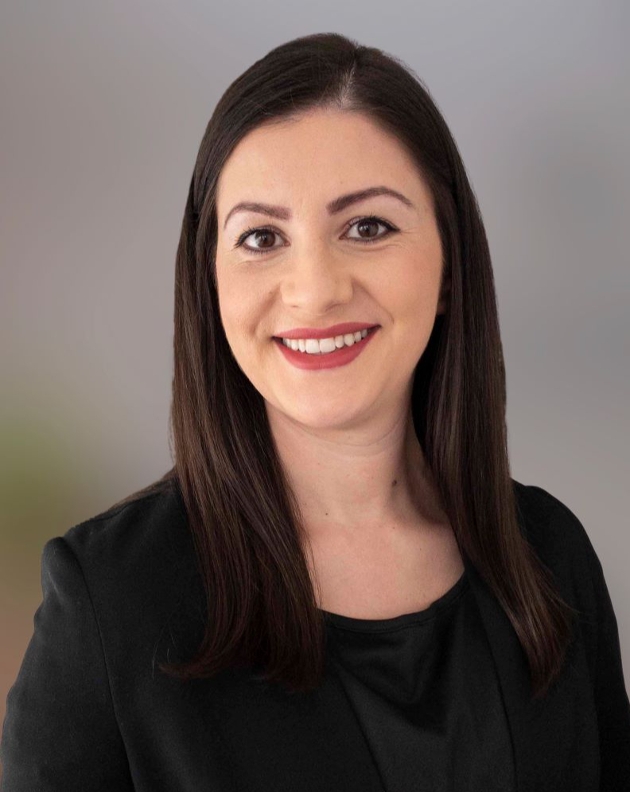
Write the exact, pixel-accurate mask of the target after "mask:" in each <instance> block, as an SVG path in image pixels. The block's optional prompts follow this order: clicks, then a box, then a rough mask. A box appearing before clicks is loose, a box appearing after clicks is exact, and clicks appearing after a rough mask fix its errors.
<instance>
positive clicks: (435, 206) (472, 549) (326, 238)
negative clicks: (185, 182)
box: [2, 34, 630, 792]
mask: <svg viewBox="0 0 630 792" xmlns="http://www.w3.org/2000/svg"><path fill="white" fill-rule="evenodd" d="M174 356H175V373H174V381H173V401H172V414H171V428H172V437H173V447H174V457H175V465H174V467H173V469H172V470H171V471H169V472H168V473H167V474H166V475H165V476H164V477H163V478H162V479H160V481H158V482H156V483H155V484H153V485H151V486H150V487H147V488H145V489H144V490H142V491H141V492H139V493H135V494H134V495H133V496H130V497H129V498H126V499H125V500H124V501H122V502H121V503H118V504H116V505H115V506H112V507H111V508H110V509H109V510H108V511H107V512H105V513H104V514H101V515H99V516H97V517H93V518H92V519H89V520H87V521H86V522H84V523H82V524H80V525H78V526H75V527H73V528H72V529H71V530H69V531H68V532H67V533H66V534H65V536H64V537H57V538H55V539H52V540H50V541H49V542H48V543H47V544H46V546H45V547H44V552H43V557H42V581H43V592H44V598H43V602H42V605H41V606H40V608H39V610H38V612H37V615H36V621H35V631H34V635H33V638H32V640H31V643H30V645H29V647H28V649H27V652H26V656H25V658H24V661H23V664H22V667H21V670H20V672H19V675H18V678H17V680H16V682H15V684H14V686H13V688H12V689H11V691H10V694H9V697H8V700H7V716H6V719H5V725H4V734H3V743H2V757H3V761H4V778H3V784H2V789H3V790H7V792H9V791H11V792H18V790H19V791H20V792H21V791H22V790H24V791H26V790H29V792H33V790H64V791H65V792H67V791H68V790H75V789H76V790H87V789H94V790H112V789H116V790H131V789H134V790H143V791H144V790H151V792H156V791H157V790H169V791H170V790H193V789H194V790H200V789H209V790H216V791H217V792H218V791H219V790H220V791H221V792H232V791H234V792H236V790H244V789H246V790H271V789H273V790H275V791H276V792H277V791H278V790H292V791H293V790H309V791H310V790H337V789H338V790H357V791H358V790H361V792H366V790H375V792H376V790H383V789H387V790H396V792H398V791H399V790H400V791H401V792H402V790H407V789H409V790H412V789H413V790H423V789H426V790H432V791H433V792H434V791H435V790H458V791H459V790H483V792H493V791H494V790H497V791H498V790H501V791H502V792H505V790H518V791H519V792H524V791H525V790H528V791H529V792H534V791H535V792H541V791H542V790H554V792H561V790H567V792H568V790H571V792H587V790H588V791H589V792H590V791H591V790H592V791H594V790H607V792H611V790H622V789H624V790H627V789H628V788H630V705H629V703H628V696H627V693H626V690H625V685H624V678H623V671H622V665H621V657H620V647H619V636H618V631H617V623H616V618H615V614H614V611H613V607H612V603H611V601H610V597H609V594H608V590H607V587H606V583H605V580H604V576H603V572H602V567H601V564H600V562H599V560H598V558H597V556H596V554H595V551H594V549H593V546H592V544H591V543H590V540H589V538H588V536H587V534H586V532H585V530H584V528H583V526H582V525H581V523H580V522H579V520H578V519H577V517H576V516H575V515H574V514H573V513H572V512H571V511H570V510H569V509H568V508H567V507H566V506H565V505H564V504H563V503H561V502H560V501H559V500H557V499H556V498H555V497H554V496H552V495H551V494H549V493H548V492H546V491H545V490H544V489H541V488H540V487H537V486H533V485H524V484H521V483H519V482H516V481H515V480H514V479H512V478H511V477H510V475H509V463H508V456H507V450H506V427H505V402H506V389H505V371H504V364H503V358H502V350H501V341H500V335H499V326H498V318H497V307H496V299H495V293H494V284H493V276H492V268H491V262H490V255H489V251H488V245H487V241H486V237H485V233H484V228H483V224H482V220H481V217H480V213H479V210H478V207H477V205H476V201H475V197H474V194H473V192H472V189H471V187H470V184H469V182H468V179H467V177H466V173H465V170H464V166H463V164H462V161H461V158H460V156H459V153H458V151H457V148H456V145H455V143H454V141H453V139H452V137H451V135H450V133H449V130H448V129H447V127H446V124H445V122H444V120H443V118H442V116H441V115H440V113H439V111H438V109H437V108H436V106H435V104H434V103H433V101H432V99H431V98H430V96H429V94H428V92H427V91H426V89H425V88H424V87H423V86H422V85H421V83H420V81H419V80H418V79H417V77H416V76H415V75H414V74H413V73H412V72H410V71H409V70H408V69H407V68H405V67H404V66H403V65H402V64H401V63H400V62H398V61H397V60H396V59H394V58H392V57H390V56H387V55H385V54H384V53H382V52H381V51H379V50H377V49H374V48H368V47H362V46H359V45H357V44H356V43H355V42H353V41H351V40H348V39H346V38H344V37H342V36H340V35H335V34H325V35H323V34H322V35H314V36H308V37H305V38H301V39H297V40H295V41H291V42H289V43H287V44H285V45H283V46H280V47H277V48H276V49H274V50H272V51H271V52H270V53H269V54H268V55H267V56H266V57H264V58H263V59H262V60H260V61H258V62H256V63H255V64H254V65H253V66H252V67H251V68H249V69H248V70H247V71H246V72H245V73H244V74H242V75H241V76H240V77H239V78H238V79H237V80H236V81H235V82H234V83H233V84H232V85H231V86H230V87H229V89H228V90H227V91H226V93H225V94H224V95H223V97H222V98H221V100H220V101H219V103H218V105H217V107H216V109H215V112H214V114H213V116H212V118H211V120H210V123H209V125H208V127H207V130H206V133H205V135H204V138H203V140H202V142H201V147H200V150H199V155H198V158H197V162H196V165H195V169H194V174H193V178H192V181H191V185H190V190H189V194H188V201H187V205H186V210H185V214H184V221H183V227H182V233H181V240H180V245H179V249H178V254H177V271H176V294H175V338H174Z"/></svg>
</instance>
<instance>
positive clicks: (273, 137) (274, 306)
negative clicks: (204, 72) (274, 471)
mask: <svg viewBox="0 0 630 792" xmlns="http://www.w3.org/2000/svg"><path fill="white" fill-rule="evenodd" d="M373 186H387V187H390V188H392V189H394V190H396V191H397V192H399V193H401V194H402V195H404V196H405V197H406V198H407V199H408V201H409V203H410V204H411V206H410V205H405V203H404V202H401V201H396V199H394V198H391V197H385V196H379V197H373V198H371V199H369V200H367V201H364V202H362V203H361V204H356V205H355V206H348V207H346V208H344V209H343V210H342V211H341V212H340V213H335V214H332V215H330V214H329V213H328V211H327V209H326V206H327V205H328V204H329V203H331V202H333V201H334V199H335V198H338V197H340V196H342V195H345V194H348V193H350V192H355V191H357V190H362V189H365V188H367V187H373ZM243 201H249V202H252V201H253V202H262V203H267V204H273V205H280V206H282V207H285V208H286V209H287V210H288V211H289V212H291V219H288V218H287V219H280V218H275V219H273V218H269V217H264V216H262V215H261V214H254V213H252V212H248V213H243V212H238V213H234V214H232V215H231V216H230V218H229V220H228V222H227V224H226V225H225V223H226V219H227V214H228V212H229V211H230V210H231V209H232V208H233V206H234V205H235V204H236V203H240V202H243ZM371 215H375V216H378V217H382V218H383V219H384V220H386V221H389V222H390V223H391V225H392V226H394V227H395V228H396V231H391V232H390V233H388V235H387V238H385V233H384V232H385V226H379V225H375V224H374V223H372V224H371V225H370V224H369V223H368V225H367V227H366V226H365V225H364V226H362V227H360V228H362V230H361V231H360V230H359V229H357V226H354V228H353V229H346V228H345V227H344V224H346V225H347V221H349V220H352V219H356V218H359V217H361V216H363V217H366V216H371ZM272 219H273V223H272V222H271V221H272ZM270 224H272V225H273V227H274V229H277V231H278V232H279V233H278V234H276V235H275V236H273V234H271V233H269V234H268V235H267V236H266V237H264V236H263V237H261V236H260V234H258V235H257V236H256V237H255V239H258V240H261V239H262V245H263V246H269V245H271V246H273V247H274V250H273V251H269V252H264V253H262V254H259V253H255V252H247V251H246V245H249V246H250V247H252V246H256V245H260V244H261V243H260V242H256V241H254V242H253V244H252V240H253V239H254V237H251V236H250V237H248V239H247V240H246V241H245V242H243V243H242V244H241V245H240V246H239V247H236V248H235V247H234V245H235V244H236V239H240V238H241V236H242V234H243V233H244V232H245V231H246V230H247V229H248V228H250V227H261V226H268V225H270ZM224 225H225V227H224ZM344 232H346V233H347V234H349V235H350V236H351V237H353V238H354V239H355V240H356V239H357V238H358V237H359V235H360V234H362V235H363V236H364V237H365V236H369V235H371V234H374V235H381V236H383V241H382V242H378V243H361V242H360V241H352V240H351V239H349V238H348V237H347V236H346V237H345V238H344V237H343V234H344ZM280 240H282V241H283V243H284V245H285V246H284V247H282V248H280V247H279V244H280ZM466 281H468V283H467V284H466V291H465V298H466V301H465V302H464V284H465V283H466ZM177 283H178V289H179V290H180V291H179V297H178V300H177V302H178V305H176V314H177V313H179V320H178V318H177V317H176V325H177V324H180V325H181V326H182V340H183V341H184V340H185V342H186V343H185V346H184V347H183V348H182V347H180V348H179V350H178V352H179V354H180V357H181V356H182V355H184V358H183V359H182V360H181V361H180V362H181V363H182V366H187V367H188V371H187V377H188V378H194V380H195V385H196V386H200V387H203V383H204V382H207V381H208V379H209V378H216V380H218V382H220V383H221V391H218V390H215V391H214V392H215V394H216V398H217V399H221V400H228V399H230V398H233V396H232V397H231V396H230V390H231V391H232V392H233V391H234V389H237V390H239V391H240V392H242V393H243V395H246V397H247V398H248V399H249V400H250V402H253V401H256V400H260V395H262V397H263V398H264V399H265V401H266V404H267V406H271V408H272V409H273V408H277V409H279V410H281V411H283V412H287V411H292V413H293V415H294V417H296V418H297V419H298V420H301V421H304V422H306V423H310V424H311V425H313V426H320V427H326V426H338V427H342V426H343V425H345V424H347V423H348V422H351V421H353V420H355V419H357V418H360V416H361V415H363V416H365V418H366V419H367V418H368V417H370V416H371V417H374V414H375V413H374V411H377V410H379V409H380V408H381V407H383V406H385V405H387V404H389V405H391V404H393V403H394V402H395V403H396V404H397V405H398V406H400V403H401V401H402V400H403V399H405V398H406V401H407V402H409V397H410V395H411V392H412V386H413V380H414V374H415V378H416V379H418V375H419V374H421V376H422V380H423V382H424V385H425V386H426V385H428V380H427V377H428V376H429V375H430V374H431V375H432V374H433V373H435V372H433V366H432V362H431V359H432V357H434V353H437V347H438V346H440V345H441V346H442V355H443V356H444V357H446V356H448V357H451V360H450V363H449V365H450V366H451V369H452V370H454V368H456V367H458V366H459V365H460V363H463V364H465V354H464V346H465V344H466V340H465V337H464V328H465V326H466V325H468V326H470V327H475V328H478V327H479V326H480V324H483V323H484V322H485V323H486V324H487V314H488V313H490V314H491V313H492V304H491V303H492V295H491V294H490V293H489V288H490V290H491V288H492V276H491V272H490V259H489V254H488V250H487V244H486V240H485V234H484V232H483V226H482V224H481V220H480V218H479V214H478V211H477V208H476V203H475V199H474V195H473V193H472V190H471V189H470V186H469V184H468V181H467V179H466V176H465V171H464V167H463V164H462V163H461V159H460V157H459V154H458V152H457V148H456V145H455V143H454V141H453V138H452V136H451V135H450V132H449V131H448V128H447V126H446V124H445V122H444V120H443V119H442V117H441V115H440V113H439V111H438V109H437V107H436V106H435V104H434V102H433V101H432V99H431V98H430V96H429V94H428V92H427V90H426V89H425V88H424V87H423V86H422V84H421V83H420V81H419V79H418V78H417V77H416V76H415V75H414V74H413V73H412V72H411V71H410V70H409V69H408V68H407V67H405V66H403V65H402V64H401V63H400V62H399V61H397V60H396V59H395V58H392V57H391V56H388V55H385V54H384V53H382V52H381V51H380V50H378V49H375V48H371V47H364V46H361V45H358V44H356V43H355V42H353V41H351V40H349V39H347V38H345V37H343V36H340V35H338V34H317V35H313V36H306V37H304V38H301V39H296V40H294V41H292V42H288V43H287V44H284V45H281V46H279V47H277V48H276V49H274V50H272V51H271V52H270V53H268V54H267V55H266V56H265V57H264V58H262V59H261V60H259V61H257V62H256V63H254V64H253V65H252V66H251V67H250V68H249V69H247V70H246V71H245V72H244V73H243V74H242V75H241V76H240V77H239V78H238V79H236V80H235V81H234V82H233V83H232V85H231V86H230V87H229V88H228V90H227V91H226V92H225V94H224V95H223V96H222V97H221V99H220V101H219V102H218V104H217V106H216V109H215V111H214V114H213V116H212V118H211V120H210V122H209V124H208V127H207V129H206V132H205V135H204V137H203V140H202V143H201V146H200V149H199V154H198V158H197V162H196V165H195V170H194V175H193V179H192V183H191V188H190V193H189V200H188V205H187V208H186V216H185V218H184V229H183V234H182V249H181V250H180V256H179V260H178V273H177ZM476 292H477V293H476ZM480 311H484V312H485V313H486V318H485V319H484V320H483V321H480V319H479V316H478V314H479V312H480ZM436 316H437V317H444V318H445V319H446V321H445V322H444V325H445V327H444V330H443V332H442V324H443V323H442V322H441V321H440V322H437V323H436V321H435V320H436ZM347 321H358V322H362V323H363V322H365V323H369V324H375V325H380V328H379V330H378V332H377V337H375V338H374V339H372V340H371V342H370V345H369V347H366V350H365V353H362V355H361V356H360V358H363V359H360V358H358V359H357V360H356V361H355V362H353V364H352V365H351V366H342V367H339V368H335V369H327V370H326V371H323V372H317V373H313V372H305V371H303V370H300V369H298V368H294V367H293V366H291V365H290V364H288V363H287V362H286V360H285V358H284V355H283V354H282V352H281V350H280V349H278V347H277V343H276V342H275V341H274V340H273V338H272V336H277V335H279V334H280V333H281V332H282V331H283V330H287V329H293V328H296V327H308V328H311V327H317V328H326V327H330V326H332V325H335V324H338V323H340V322H347ZM184 325H185V328H184ZM442 336H444V337H443V338H442ZM449 336H450V342H451V343H450V344H448V343H447V341H448V340H449ZM430 340H432V344H431V346H433V347H435V350H434V351H432V350H427V347H428V346H429V342H430ZM206 343H208V344H209V348H208V349H207V350H206V351H205V352H204V351H202V350H203V347H204V344H206ZM191 344H195V346H196V348H195V349H192V348H190V345H191ZM425 350H426V355H424V354H423V353H425ZM453 356H456V358H454V357H453ZM421 357H424V358H425V359H423V366H421V367H417V365H416V364H417V363H418V361H419V360H420V358H421ZM200 367H202V368H203V373H202V371H200V370H199V369H200ZM419 368H423V369H425V370H423V371H420V370H419ZM195 369H196V371H195ZM360 369H361V370H363V372H364V373H366V372H367V370H368V369H371V376H370V377H368V376H363V377H355V372H357V374H359V370H360ZM177 373H178V371H177V367H176V377H177ZM307 385H308V388H307V387H306V386H307ZM209 387H210V388H212V385H210V386H209ZM350 388H352V393H353V395H354V397H355V401H354V402H353V404H351V403H350V402H349V401H348V395H349V393H350V390H349V389H350ZM331 391H334V393H335V396H334V398H332V397H331ZM199 396H200V397H201V398H202V397H203V394H202V393H199ZM427 396H428V390H427V388H425V389H424V393H420V392H418V393H417V394H416V398H415V399H414V404H413V405H412V407H413V413H414V416H415V419H416V420H417V421H418V422H421V421H422V418H421V415H420V413H421V412H422V410H423V402H426V397H427ZM353 405H354V406H353ZM259 408H260V404H259V405H257V406H256V407H254V409H255V410H258V409H259ZM421 442H422V441H421ZM423 445H424V443H423Z"/></svg>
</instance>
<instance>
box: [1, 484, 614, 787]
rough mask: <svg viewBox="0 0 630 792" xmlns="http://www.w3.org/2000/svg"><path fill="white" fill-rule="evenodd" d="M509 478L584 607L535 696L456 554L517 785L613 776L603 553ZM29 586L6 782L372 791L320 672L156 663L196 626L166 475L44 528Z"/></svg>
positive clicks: (570, 521) (333, 682)
mask: <svg viewBox="0 0 630 792" xmlns="http://www.w3.org/2000/svg"><path fill="white" fill-rule="evenodd" d="M514 487H515V490H516V493H517V497H518V503H519V511H520V518H519V519H520V522H521V529H522V531H523V532H524V535H525V536H526V537H527V538H528V540H529V541H530V542H531V543H532V544H533V545H534V547H535V548H536V550H537V552H538V553H539V555H540V556H541V558H542V560H543V561H544V562H545V563H546V564H547V566H548V567H549V568H550V569H551V570H552V571H553V574H554V577H555V579H556V581H557V583H558V585H559V587H560V590H561V593H562V595H563V597H564V598H565V599H566V600H567V601H568V602H569V603H570V604H571V605H573V606H574V607H576V608H578V609H579V611H580V614H581V615H580V620H579V629H578V630H577V634H576V637H575V640H574V641H573V643H572V644H571V649H570V652H569V654H568V657H567V661H566V664H565V666H564V669H563V673H562V675H561V677H560V679H559V680H558V682H557V683H556V684H555V685H554V686H553V688H552V689H551V692H550V693H549V694H548V695H547V697H546V698H545V699H543V700H542V701H537V702H533V701H531V700H530V698H529V687H528V667H527V663H526V659H525V655H524V653H523V651H522V648H521V646H520V644H519V642H518V639H517V637H516V634H515V632H514V630H513V628H512V625H511V623H510V622H509V620H508V619H507V617H506V616H505V614H504V612H503V610H502V609H501V608H500V607H499V605H498V603H497V602H496V600H495V598H494V597H493V596H492V595H491V593H490V591H489V589H488V588H487V587H486V586H485V584H484V583H483V582H482V580H481V578H480V577H479V576H478V574H477V573H476V571H475V569H474V567H473V566H472V565H471V564H470V562H469V560H468V559H467V558H464V562H465V565H466V569H467V572H468V575H469V579H470V583H471V585H472V588H473V590H474V593H475V596H476V598H477V602H478V604H479V609H480V613H481V615H482V620H483V624H484V627H485V629H486V631H487V636H488V640H489V642H490V647H491V650H492V654H493V657H494V660H495V663H496V666H497V671H498V676H499V682H500V686H501V691H502V695H503V699H504V704H505V708H506V713H507V716H508V723H509V728H510V738H511V742H512V747H513V754H514V762H515V767H516V779H517V792H545V791H546V790H548V792H552V791H553V792H595V790H602V792H621V791H622V790H624V792H628V790H630V704H629V703H628V695H627V692H626V689H625V684H624V678H623V671H622V665H621V656H620V647H619V636H618V630H617V622H616V618H615V614H614V611H613V607H612V604H611V600H610V597H609V594H608V589H607V587H606V583H605V580H604V575H603V573H602V567H601V564H600V562H599V560H598V558H597V556H596V554H595V551H594V549H593V546H592V544H591V542H590V541H589V538H588V536H587V534H586V532H585V530H584V528H583V526H582V524H581V523H580V521H579V520H578V519H577V517H576V516H575V515H574V514H573V513H572V512H571V511H570V510H569V509H568V508H567V507H566V506H565V505H563V504H562V503H561V502H560V501H558V500H557V499H556V498H554V497H553V496H552V495H550V494H549V493H547V492H545V491H544V490H543V489H540V488H539V487H535V486H526V485H523V484H520V483H518V482H514ZM42 590H43V602H42V604H41V606H40V607H39V609H38V610H37V612H36V614H35V629H34V634H33V637H32V639H31V642H30V644H29V646H28V649H27V651H26V654H25V657H24V660H23V663H22V666H21V669H20V672H19V674H18V677H17V680H16V682H15V684H14V685H13V687H12V688H11V690H10V692H9V696H8V698H7V714H6V717H5V721H4V731H3V738H2V759H3V763H4V776H3V780H2V783H1V785H0V789H2V790H4V792H44V790H46V791H47V792H48V791H49V790H58V791H59V792H62V791H63V792H73V790H76V791H77V792H78V791H79V790H80V791H81V792H88V790H98V791H99V792H105V790H107V792H112V791H113V790H117V791H118V792H125V791H126V790H141V791H142V792H149V791H150V792H162V791H164V792H166V791H167V790H168V792H184V791H186V792H192V791H193V790H194V792H200V791H201V790H209V792H210V791H211V792H242V791H243V790H247V792H258V791H260V792H262V790H265V792H269V791H270V790H273V792H296V791H297V790H299V791H300V792H331V791H332V790H335V791H336V790H344V792H382V790H383V786H382V782H381V780H380V777H379V774H378V771H377V769H376V767H375V765H374V762H373V759H372V757H371V754H370V751H369V748H368V745H367V743H366V741H365V738H364V737H363V733H362V731H361V729H360V727H359V725H358V722H357V721H356V719H355V716H354V713H353V710H352V709H351V707H350V706H349V703H348V700H347V699H346V697H345V694H344V691H343V688H342V687H341V685H340V683H339V681H338V679H337V678H336V677H335V676H334V675H328V674H327V675H326V677H325V681H324V683H323V684H322V686H321V688H319V689H318V690H316V691H314V692H311V693H307V694H290V693H288V692H285V691H284V689H283V688H282V689H281V688H280V687H279V686H270V685H266V684H265V685H263V684H261V683H254V681H253V680H252V679H251V677H250V675H249V674H248V673H247V671H246V670H243V669H240V670H236V669H233V670H230V671H226V672H223V673H222V674H220V675H219V676H217V677H215V678H213V679H211V680H195V681H193V682H189V683H182V682H177V681H176V680H174V679H173V678H169V677H167V676H166V675H164V674H163V673H162V672H161V671H160V670H159V669H158V668H157V665H156V664H157V662H158V661H161V660H164V659H169V660H174V659H178V660H182V659H184V658H185V657H186V656H187V653H188V652H192V650H193V649H195V648H196V646H197V641H198V640H199V639H200V637H201V634H202V633H201V629H202V625H203V613H204V601H203V591H202V588H201V586H200V582H199V578H198V576H197V574H196V567H195V563H194V555H193V545H192V541H191V537H190V534H189V531H188V530H187V523H186V518H185V512H184V509H183V504H182V501H181V499H180V496H179V495H178V494H177V492H176V490H174V489H172V488H169V489H168V490H167V491H165V492H162V493H158V494H153V495H150V496H145V497H144V498H142V499H141V500H139V501H136V502H134V503H130V504H127V505H125V506H123V507H118V508H112V509H110V510H109V511H107V512H105V513H104V514H101V515H99V516H97V517H94V518H92V519H89V520H87V521H86V522H84V523H81V524H80V525H77V526H75V527H73V528H71V529H70V530H69V531H68V532H67V533H66V534H65V536H64V537H62V538H54V539H51V540H50V541H48V542H47V543H46V545H45V547H44V550H43V555H42ZM340 713H341V714H340ZM480 792H481V790H480Z"/></svg>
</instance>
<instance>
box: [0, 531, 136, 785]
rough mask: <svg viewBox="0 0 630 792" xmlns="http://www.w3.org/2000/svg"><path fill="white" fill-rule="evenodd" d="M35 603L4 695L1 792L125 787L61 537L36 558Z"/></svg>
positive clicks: (87, 605)
mask: <svg viewBox="0 0 630 792" xmlns="http://www.w3.org/2000/svg"><path fill="white" fill-rule="evenodd" d="M42 594H43V600H42V603H41V605H40V606H39V608H38V609H37V611H36V613H35V618H34V632H33V636H32V638H31V640H30V643H29V645H28V647H27V649H26V653H25V655H24V659H23V661H22V665H21V667H20V670H19V673H18V676H17V679H16V681H15V683H14V684H13V686H12V687H11V689H10V691H9V694H8V696H7V708H6V715H5V719H4V726H3V733H2V745H1V751H0V758H1V759H2V766H3V774H2V780H1V781H0V790H1V792H53V790H54V791H55V792H57V791H58V792H62V790H63V792H74V790H76V792H78V791H79V790H81V792H90V790H94V791H95V792H105V790H107V792H111V790H114V789H115V790H117V792H127V790H129V791H131V790H133V783H132V781H131V778H130V774H129V765H128V762H127V757H126V754H125V748H124V745H123V742H122V738H121V736H120V732H119V730H118V726H117V723H116V717H115V714H114V710H113V706H112V699H111V695H110V689H109V680H108V675H107V668H106V665H105V660H104V657H103V650H102V645H101V639H100V634H99V628H98V624H97V621H96V618H95V614H94V610H93V608H92V602H91V600H90V595H89V592H88V589H87V586H86V582H85V579H84V577H83V573H82V571H81V567H80V565H79V562H78V560H77V558H76V556H75V555H74V553H73V551H72V550H71V548H70V546H69V545H68V543H67V542H66V541H65V539H63V538H55V539H51V540H50V541H48V542H47V543H46V545H45V546H44V549H43V553H42Z"/></svg>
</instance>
